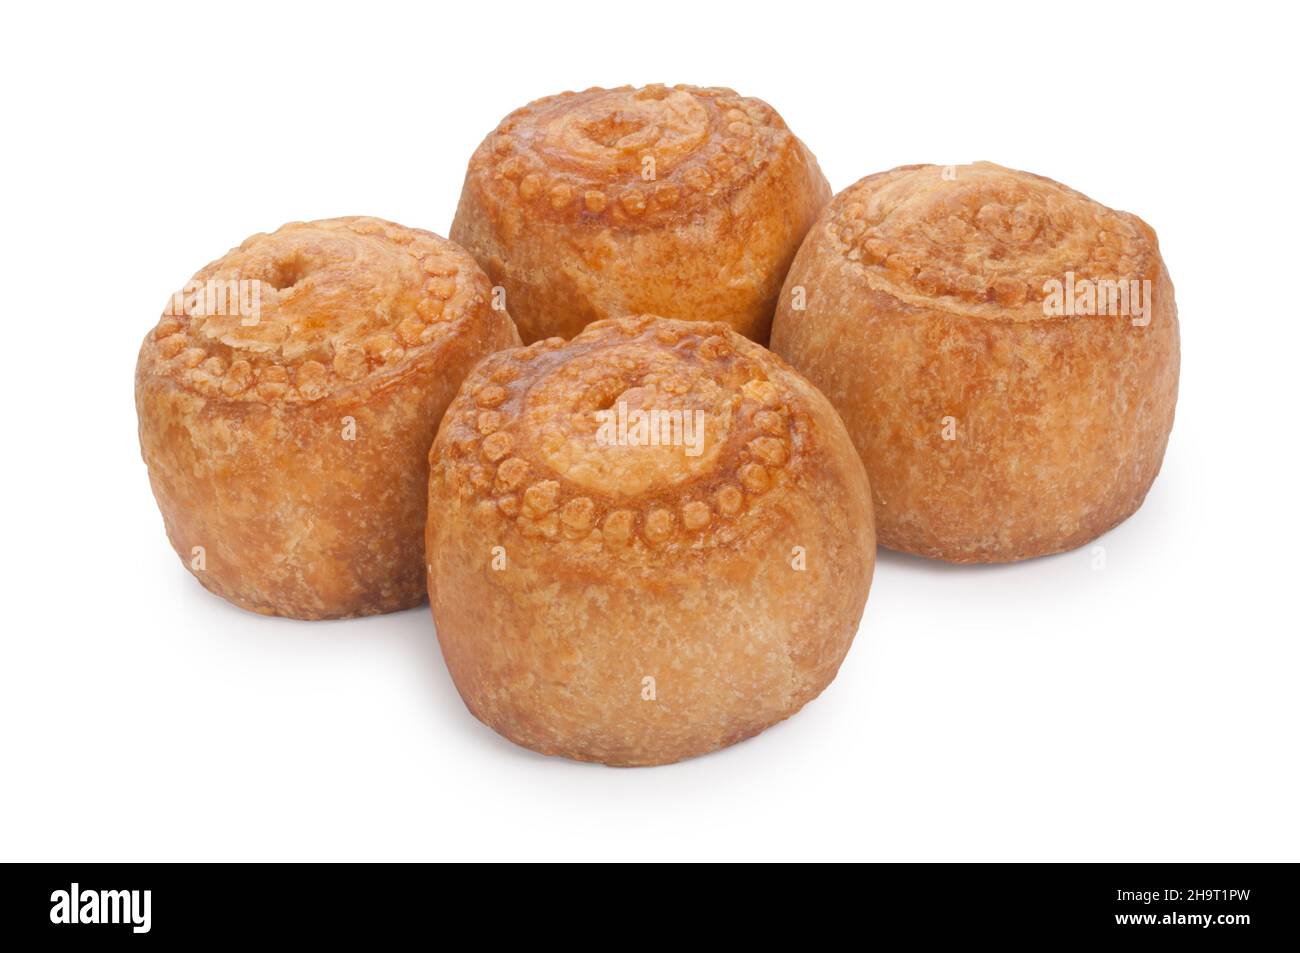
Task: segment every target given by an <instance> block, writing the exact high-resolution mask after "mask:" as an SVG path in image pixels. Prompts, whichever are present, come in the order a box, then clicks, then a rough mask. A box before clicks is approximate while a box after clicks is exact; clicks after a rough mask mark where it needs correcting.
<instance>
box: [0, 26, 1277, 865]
mask: <svg viewBox="0 0 1300 953" xmlns="http://www.w3.org/2000/svg"><path fill="white" fill-rule="evenodd" d="M174 6H178V5H174V4H167V5H159V6H156V7H138V8H135V9H134V10H133V9H128V8H126V7H123V8H120V9H119V8H118V5H109V4H96V5H93V6H91V5H87V6H86V7H84V8H76V7H68V8H63V9H59V8H53V7H45V8H43V12H39V13H38V12H35V10H36V5H22V4H9V5H7V6H6V7H5V12H4V14H3V16H4V19H5V24H4V30H3V34H4V40H3V43H4V46H5V50H4V55H3V56H2V57H0V70H2V71H3V77H2V78H3V84H4V89H5V93H4V110H5V122H4V129H5V139H6V145H5V148H4V153H3V158H2V159H0V161H3V163H4V166H5V168H4V177H3V181H4V187H3V192H4V200H3V201H4V207H3V212H4V228H3V230H0V242H3V250H2V253H3V257H2V259H0V260H3V262H4V268H5V275H4V277H5V282H4V290H5V294H4V298H3V301H4V304H5V307H6V311H7V321H6V324H5V340H4V345H5V346H4V348H3V350H0V365H2V366H3V374H0V379H2V380H3V387H4V404H3V407H4V421H5V427H4V440H3V447H4V454H5V466H4V470H3V474H4V475H3V480H4V497H3V498H4V504H5V532H4V545H3V547H2V549H3V559H4V573H3V578H4V582H5V599H4V617H3V621H2V622H0V631H2V632H3V635H2V636H0V858H3V859H48V860H127V859H155V860H173V859H257V858H266V859H303V858H321V859H362V858H372V859H397V858H410V859H434V858H463V859H471V858H484V859H487V858H520V859H522V858H557V859H558V858H608V859H638V858H771V859H775V858H860V859H908V860H923V859H1047V860H1056V859H1061V860H1065V859H1098V860H1100V859H1107V860H1130V859H1132V860H1136V859H1148V860H1263V859H1290V860H1300V812H1298V811H1297V803H1300V766H1298V763H1297V762H1298V760H1300V755H1298V753H1297V728H1298V727H1300V700H1298V698H1300V647H1298V646H1297V631H1298V629H1300V627H1298V626H1297V618H1296V599H1295V592H1296V588H1297V587H1296V582H1295V570H1296V565H1295V553H1296V549H1297V546H1296V534H1297V531H1298V529H1300V528H1298V527H1297V525H1296V524H1297V520H1296V436H1295V429H1296V425H1295V421H1294V414H1295V409H1296V398H1295V384H1296V378H1297V376H1298V375H1297V362H1296V345H1297V337H1298V332H1297V318H1298V317H1300V315H1297V307H1296V298H1295V295H1294V294H1293V293H1292V283H1293V282H1294V280H1295V276H1296V251H1297V248H1296V245H1297V241H1296V236H1297V227H1296V212H1297V201H1296V189H1297V174H1296V169H1295V164H1296V156H1295V151H1294V146H1295V140H1294V138H1293V135H1294V133H1293V129H1294V124H1295V108H1294V107H1295V104H1294V94H1295V91H1296V88H1297V77H1296V75H1295V72H1296V71H1295V67H1294V62H1295V56H1294V50H1293V49H1292V48H1291V47H1290V41H1291V40H1293V39H1294V36H1295V33H1296V30H1295V27H1296V24H1295V23H1294V22H1281V21H1280V20H1278V19H1274V17H1278V18H1281V17H1287V18H1289V17H1290V16H1291V12H1290V11H1289V10H1287V9H1286V8H1285V7H1283V6H1282V5H1269V7H1261V8H1259V9H1258V10H1257V9H1256V8H1252V7H1251V6H1250V5H1249V4H1245V3H1233V4H1229V5H1222V4H1218V5H1215V6H1214V7H1213V8H1210V10H1207V11H1201V12H1198V11H1197V9H1196V8H1195V7H1194V6H1193V5H1189V4H1171V5H1170V6H1169V7H1168V8H1167V9H1166V10H1164V11H1163V12H1161V11H1158V10H1150V11H1149V10H1147V9H1146V6H1145V5H1142V4H1136V3H1123V4H1117V5H1113V6H1108V5H1105V4H1097V3H1089V4H1085V5H1078V4H1071V5H1069V6H1068V7H1066V8H1063V9H1060V10H1052V9H1049V8H1048V7H1047V5H1046V4H1042V3H1033V4H1026V5H1024V6H1017V7H1010V8H1004V9H997V8H996V7H995V5H991V4H985V3H979V4H976V3H969V4H961V5H955V6H944V5H942V4H936V3H933V2H927V3H917V4H899V3H894V4H888V5H885V6H883V7H881V8H879V9H868V8H867V7H866V6H865V5H859V4H855V3H848V2H839V3H832V4H825V5H823V4H817V3H812V2H809V0H798V2H796V3H791V4H781V5H766V4H752V5H746V4H741V5H738V4H733V3H728V4H725V5H724V4H718V5H716V6H715V5H714V4H708V3H704V2H701V0H695V2H691V3H684V4H673V3H661V2H656V3H601V4H584V5H581V6H577V5H572V4H564V3H545V4H543V3H537V4H530V5H527V6H523V7H511V6H509V5H499V4H486V3H466V4H458V5H449V4H442V3H437V4H422V5H420V6H418V7H415V6H412V7H410V8H405V7H390V6H389V5H387V4H384V3H378V2H367V3H364V4H350V5H348V6H349V8H350V9H346V10H345V9H339V8H333V7H331V6H330V5H324V4H311V5H304V6H302V7H297V8H283V9H282V8H279V7H278V6H276V5H273V4H270V3H250V4H241V3H222V4H219V5H213V6H211V7H209V8H207V9H198V8H196V9H194V10H192V11H181V10H178V9H173V7H174ZM1270 8H1271V9H1272V10H1274V11H1276V12H1273V13H1267V12H1263V11H1267V10H1269V9H1270ZM656 81H662V82H667V83H676V82H691V83H697V84H703V85H725V86H731V87H733V88H735V89H736V90H738V91H740V92H741V93H743V94H746V95H752V96H758V97H761V98H763V99H765V100H767V101H768V102H770V103H771V104H772V105H773V106H775V107H776V108H777V109H778V110H779V111H780V112H781V113H782V115H783V116H784V117H785V119H786V121H787V122H788V123H789V125H790V126H791V128H792V129H793V130H794V131H795V132H796V134H798V135H799V136H800V137H801V138H803V139H804V141H805V142H807V143H808V144H809V146H810V147H811V148H812V150H813V151H814V152H815V153H816V155H817V157H818V159H819V160H820V162H821V166H822V168H823V170H824V171H825V172H826V175H827V177H828V178H829V179H830V181H831V184H832V186H833V187H834V188H835V189H837V190H838V189H842V188H844V187H845V186H847V185H848V184H850V183H851V182H852V181H854V180H855V179H857V178H859V177H860V176H863V175H866V174H868V173H871V172H875V171H879V170H882V169H887V168H890V167H892V166H895V165H898V164H902V163H908V162H936V163H945V164H946V163H959V162H966V161H972V160H977V159H990V160H994V161H997V162H1000V163H1002V164H1004V165H1009V166H1013V167H1016V168H1022V169H1027V170H1030V171H1033V172H1038V173H1041V174H1045V175H1048V176H1051V177H1053V178H1055V179H1058V180H1060V181H1063V182H1065V183H1066V184H1068V185H1070V186H1073V187H1074V188H1077V189H1079V190H1081V191H1083V192H1085V193H1086V194H1088V195H1091V196H1092V197H1094V198H1096V199H1098V200H1100V201H1101V202H1103V203H1105V204H1107V205H1111V206H1113V207H1116V208H1122V209H1127V210H1130V211H1133V212H1136V213H1138V214H1139V215H1141V216H1142V217H1143V218H1145V219H1146V220H1147V221H1148V222H1150V223H1151V224H1152V225H1153V226H1154V227H1155V228H1156V230H1157V232H1158V233H1159V235H1160V239H1161V245H1162V248H1163V250H1164V254H1165V257H1166V260H1167V262H1168V266H1169V270H1170V272H1171V274H1172V276H1173V279H1174V283H1175V286H1176V288H1177V293H1178V303H1179V306H1180V307H1179V310H1180V318H1181V322H1182V342H1183V365H1182V391H1181V395H1180V399H1179V404H1178V415H1177V421H1176V424H1175V427H1174V433H1173V438H1172V441H1171V443H1170V445H1169V452H1168V456H1167V457H1166V460H1165V466H1164V470H1163V472H1162V473H1161V475H1160V477H1159V479H1158V480H1157V481H1156V484H1155V487H1154V489H1153V490H1152V492H1151V495H1150V497H1149V498H1148V500H1147V502H1146V504H1145V506H1144V507H1143V508H1142V509H1141V510H1140V511H1139V512H1138V513H1137V515H1136V516H1134V517H1133V518H1132V519H1130V520H1129V521H1128V522H1127V523H1125V524H1124V525H1122V526H1121V527H1119V528H1118V529H1116V530H1115V531H1113V532H1111V533H1110V534H1108V535H1107V536H1105V537H1104V538H1102V539H1101V540H1100V543H1099V544H1100V545H1102V546H1104V547H1105V552H1106V560H1107V563H1106V568H1105V569H1104V570H1095V569H1094V568H1093V557H1092V554H1091V552H1090V550H1089V549H1087V548H1085V549H1084V550H1080V551H1077V552H1074V553H1069V554H1065V555H1062V556H1058V557H1054V558H1048V559H1040V560H1035V561H1031V562H1028V563H1024V564H1020V565H1014V566H1009V567H986V568H954V567H948V566H945V565H941V564H936V563H930V562H926V561H923V560H919V559H913V558H906V557H901V556H898V555H895V554H891V553H885V552H882V553H881V555H880V560H879V565H878V567H877V570H876V577H875V583H874V586H873V588H872V593H871V598H870V600H869V602H868V604H867V611H866V616H865V619H864V621H863V624H862V628H861V630H860V632H859V634H858V637H857V641H856V643H855V644H854V647H853V649H852V651H851V652H850V653H849V656H848V659H847V661H846V662H845V664H844V667H843V669H842V670H841V672H840V674H839V677H838V679H837V680H836V681H835V682H834V683H833V684H832V685H831V686H830V688H829V689H828V690H827V691H826V692H825V694H824V695H823V696H822V697H821V698H820V699H819V700H817V701H815V702H813V703H812V704H811V705H810V706H809V707H808V708H807V709H805V711H803V712H802V713H801V714H799V715H798V716H796V717H795V718H793V719H792V720H790V721H788V722H786V723H784V724H782V725H779V726H778V727H776V728H774V729H772V730H770V731H768V732H767V733H765V734H763V735H761V736H759V737H758V738H757V739H755V740H752V741H749V742H746V743H744V744H742V745H739V746H737V747H735V748H732V749H730V750H727V751H724V752H722V753H719V754H715V755H711V756H708V757H705V758H701V759H698V760H696V761H692V762H687V763H684V764H679V765H675V766H671V767H663V768H653V769H641V770H616V769H609V768H602V767H597V766H584V765H579V764H573V763H568V762H564V761H560V760H556V759H547V758H543V757H540V756H536V755H534V754H532V753H530V752H528V751H525V750H523V749H520V748H516V747H514V746H512V745H511V744H509V743H508V742H506V741H504V740H502V739H500V738H499V737H497V736H496V735H495V734H493V733H492V732H491V731H490V730H488V729H487V728H485V727H483V726H482V725H480V724H479V723H478V722H476V721H475V720H474V719H473V718H472V717H471V716H470V715H469V714H468V713H467V711H466V710H465V708H464V707H463V705H462V704H461V702H460V699H459V698H458V696H457V695H456V693H455V690H454V689H453V687H452V684H451V682H450V680H449V678H448V675H447V672H446V669H445V668H444V666H443V663H442V660H441V658H440V656H439V654H438V649H437V644H436V640H435V637H434V631H433V626H432V623H431V621H430V618H429V615H428V611H427V609H425V608H422V609H418V610H413V611H410V612H404V613H401V614H398V615H394V616H388V617H384V618H376V619H368V620H362V621H354V622H346V623H300V622H291V621H282V620H273V619H264V618H259V617H257V616H255V615H252V614H249V613H246V612H243V611H240V610H238V609H236V608H233V607H231V606H229V605H227V604H226V603H224V602H222V601H220V600H219V599H217V598H215V597H214V596H211V595H209V594H207V593H206V592H205V591H204V590H203V589H201V588H200V587H199V585H198V584H197V583H196V582H195V581H194V580H193V579H192V578H191V577H190V576H189V575H188V574H187V573H186V572H185V571H183V570H182V568H181V567H180V566H179V565H178V560H177V558H176V557H175V556H174V555H173V553H172V551H171V550H170V548H169V547H168V545H167V542H166V538H165V536H164V533H163V528H162V521H161V519H160V517H159V516H158V513H157V510H156V508H155V505H154V502H153V499H152V497H151V494H150V491H149V486H148V481H147V479H146V474H145V469H144V466H143V464H142V463H141V461H140V456H139V449H138V444H137V441H136V435H135V412H134V406H133V401H132V373H133V367H134V363H135V356H136V350H137V348H138V346H139V342H140V339H141V338H142V336H143V335H144V333H145V332H146V330H147V329H149V328H150V327H151V326H152V325H153V323H154V322H155V320H156V319H157V316H158V314H159V313H160V311H161V310H162V307H163V305H164V304H165V302H166V299H167V296H168V295H169V294H170V293H171V292H173V291H174V290H176V289H177V288H179V287H180V286H181V285H182V284H183V283H184V282H185V280H186V279H187V278H189V276H190V275H191V274H192V273H193V272H194V271H196V270H197V269H198V268H199V267H200V266H202V265H203V264H205V263H206V262H208V261H209V260H211V259H213V258H216V257H218V256H220V255H221V254H223V253H224V251H225V250H226V249H227V248H229V247H230V246H232V245H235V244H237V243H238V242H239V241H241V240H242V239H243V238H244V237H245V236H247V235H249V234H252V233H253V232H257V231H269V230H271V229H274V228H275V227H277V226H278V225H280V224H281V223H283V222H286V221H290V220H294V219H312V218H323V217H329V216H336V215H350V214H371V215H378V216H382V217H384V218H389V219H392V220H395V221H398V222H402V223H404V224H408V225H413V226H422V227H427V228H431V229H433V230H434V231H437V232H439V233H441V234H446V232H447V229H448V227H449V225H450V223H451V217H452V213H453V211H454V209H455V203H456V200H457V196H458V194H459V190H460V185H461V180H462V176H463V174H464V168H465V164H466V161H467V160H468V158H469V155H470V152H471V151H472V150H473V149H474V147H475V146H476V145H477V144H478V142H479V141H480V139H481V138H482V137H483V136H484V135H485V134H486V133H487V132H488V131H489V130H490V129H491V128H492V127H493V126H494V125H495V124H496V123H497V121H498V120H499V119H500V118H501V117H502V116H504V115H505V114H506V113H507V112H509V111H510V110H511V109H513V108H514V107H516V106H519V105H522V104H523V103H525V102H527V101H528V100H530V99H533V98H536V97H538V96H542V95H546V94H550V93H553V92H559V91H561V90H564V89H569V88H574V89H581V88H585V87H587V86H592V85H605V86H612V85H618V84H621V83H633V84H644V83H649V82H656Z"/></svg>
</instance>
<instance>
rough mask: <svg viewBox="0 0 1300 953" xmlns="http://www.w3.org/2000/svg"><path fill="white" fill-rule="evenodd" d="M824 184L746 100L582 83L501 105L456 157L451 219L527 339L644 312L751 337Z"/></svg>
mask: <svg viewBox="0 0 1300 953" xmlns="http://www.w3.org/2000/svg"><path fill="white" fill-rule="evenodd" d="M829 198H830V188H829V186H828V184H827V183H826V179H825V177H824V176H823V175H822V173H821V170H820V169H819V168H818V166H817V161H816V159H815V158H814V157H813V156H812V154H811V153H810V152H809V151H808V149H807V148H806V147H805V146H804V144H803V143H802V142H800V141H799V140H798V139H797V138H796V137H795V136H794V135H793V134H792V133H791V132H790V130H789V129H788V128H787V127H786V125H785V123H784V122H783V121H782V119H781V117H780V116H779V115H777V113H776V112H775V110H773V109H772V108H771V107H770V106H768V105H767V104H766V103H764V102H762V101H761V100H757V99H752V98H745V97H741V96H738V95H737V94H736V93H734V92H733V91H731V90H727V89H704V88H697V87H691V86H678V87H675V88H671V89H670V88H667V87H664V86H648V87H645V88H642V89H633V88H631V87H624V88H620V89H589V90H586V91H584V92H581V93H565V94H562V95H559V96H550V97H546V98H544V99H540V100H537V101H536V102H533V103H530V104H529V105H527V106H525V107H523V108H522V109H519V110H516V111H515V112H514V113H511V114H510V115H509V116H508V117H506V119H505V120H503V121H502V123H501V124H500V125H499V126H498V127H497V129H496V130H495V131H493V132H492V133H491V134H489V135H488V137H487V138H486V139H485V140H484V141H483V143H482V145H480V146H479V148H478V149H477V150H476V151H475V153H474V155H473V157H472V158H471V160H470V164H469V169H468V171H467V173H466V177H465V185H464V189H463V191H462V193H461V200H460V205H459V207H458V209H457V212H456V218H455V221H454V222H453V224H452V229H451V236H452V238H453V240H455V241H457V242H459V243H460V244H462V245H463V246H464V247H465V248H466V249H468V250H469V251H470V253H471V254H473V255H474V257H475V259H476V260H477V261H478V262H479V263H480V264H481V265H482V266H483V268H484V270H485V271H487V273H488V275H489V276H490V277H491V279H492V281H493V283H494V284H497V285H501V286H502V287H504V288H505V289H506V293H507V296H508V298H507V300H508V302H509V306H510V311H511V314H513V315H514V316H515V320H516V322H517V323H518V325H519V330H520V334H521V336H522V337H523V339H524V341H525V342H526V343H531V342H533V341H536V340H541V339H543V338H546V337H551V336H561V337H566V338H567V337H572V336H573V335H575V334H577V333H578V332H579V331H580V330H581V329H582V328H583V327H585V326H586V325H587V324H590V323H592V322H593V321H597V320H601V319H606V318H613V317H620V316H622V315H624V314H629V313H640V312H652V313H658V314H664V315H667V316H671V317H676V318H681V319H687V320H702V321H708V320H718V321H723V322H725V323H727V324H728V325H729V326H730V327H731V328H732V329H733V330H735V331H738V332H740V333H741V334H743V335H745V336H746V337H749V338H750V339H752V340H756V341H760V342H766V340H767V336H768V333H769V329H770V326H771V321H772V314H773V311H774V308H775V304H776V295H777V292H778V291H779V289H780V287H781V281H782V279H783V277H784V275H785V272H786V269H788V268H789V265H790V261H791V259H792V258H793V257H794V253H795V250H796V249H797V248H798V246H799V242H800V240H801V239H802V238H803V236H804V233H805V232H806V231H807V230H808V227H809V226H810V225H811V224H812V222H813V220H814V219H815V218H816V215H817V213H818V211H819V210H820V209H821V207H822V206H823V205H825V204H826V202H827V200H828V199H829Z"/></svg>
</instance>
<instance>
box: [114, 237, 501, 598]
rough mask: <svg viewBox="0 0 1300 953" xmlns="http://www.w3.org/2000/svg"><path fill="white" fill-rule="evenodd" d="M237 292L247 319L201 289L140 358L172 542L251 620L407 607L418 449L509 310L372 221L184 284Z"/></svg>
mask: <svg viewBox="0 0 1300 953" xmlns="http://www.w3.org/2000/svg"><path fill="white" fill-rule="evenodd" d="M241 281H242V282H246V283H249V284H247V285H246V286H245V287H246V288H252V287H256V288H257V289H258V291H257V297H258V299H260V300H259V301H258V307H257V308H256V309H255V310H256V313H249V309H248V308H246V307H245V308H241V309H233V308H231V307H229V300H228V299H227V300H225V301H224V302H223V300H222V299H221V298H220V297H209V296H208V292H207V291H206V290H199V291H197V292H196V295H197V296H196V297H195V298H193V299H192V300H190V301H188V302H187V303H186V304H185V306H184V307H182V308H175V307H169V309H168V312H169V313H166V314H164V316H163V317H162V319H161V320H160V321H159V322H158V324H157V326H156V327H155V328H154V329H153V330H152V331H151V332H150V333H149V334H148V335H147V336H146V337H145V340H144V344H143V345H142V347H141V349H140V357H139V362H138V364H137V367H136V387H135V390H136V409H137V412H138V415H139V424H140V448H141V453H142V455H143V457H144V461H145V463H146V464H147V465H148V469H149V479H150V482H151V483H152V485H153V491H154V495H155V497H156V498H157V500H158V506H159V509H161V511H162V515H163V522H164V524H165V526H166V529H167V535H168V538H169V539H170V540H171V543H172V546H173V547H174V548H175V549H176V551H177V553H178V555H180V557H181V559H182V561H183V563H184V564H185V566H186V567H187V568H189V569H190V570H191V572H193V573H194V575H195V577H196V578H197V579H198V580H199V581H200V582H201V583H202V584H203V585H204V586H206V587H207V588H208V589H210V590H212V591H213V592H215V593H217V594H218V595H220V596H223V597H224V598H226V599H229V600H230V601H231V602H234V603H235V604H237V605H240V606H243V607H244V608H247V609H252V610H254V611H257V612H262V613H266V614H273V615H284V616H291V617H294V618H300V619H325V618H342V617H347V616H358V615H371V614H375V613H381V612H391V611H394V610H396V609H403V608H409V607H411V606H415V605H418V604H419V603H420V602H422V601H423V599H424V583H423V579H422V575H423V573H422V567H423V565H424V560H423V535H422V534H423V529H424V518H425V494H426V484H427V480H428V462H427V454H428V450H429V446H430V444H431V443H432V442H433V437H434V434H435V433H436V430H437V426H438V421H439V420H440V419H441V417H442V413H443V411H444V410H445V409H446V407H447V405H448V404H449V403H450V402H451V399H452V397H453V396H454V395H455V393H456V389H457V388H458V387H459V386H460V383H461V381H462V380H463V379H464V377H465V375H466V373H468V371H469V369H470V368H471V367H472V366H473V364H474V363H475V362H476V361H477V360H478V359H479V358H480V357H482V356H483V355H484V354H487V353H489V352H491V351H494V350H496V349H498V348H501V347H507V346H511V345H514V344H517V343H518V342H519V338H518V334H517V333H516V331H515V329H514V326H513V324H512V323H511V321H510V318H509V315H508V314H506V313H505V312H504V311H502V310H494V309H493V308H492V306H491V301H490V298H491V287H490V285H489V283H488V280H487V277H486V276H485V275H484V274H483V273H482V271H481V270H480V269H479V268H478V266H477V265H476V264H475V263H474V261H473V259H471V258H470V257H469V255H467V254H466V253H465V252H464V251H463V250H461V249H459V248H457V247H456V246H455V245H453V244H452V243H450V242H448V241H446V240H445V239H442V238H439V237H438V236H436V235H434V234H432V233H430V232H425V231H420V230H418V229H410V228H403V227H402V226H400V225H394V224H392V223H390V222H384V221H380V220H379V219H374V218H338V219H329V220H325V221H318V222H309V223H294V224H290V225H285V226H284V227H283V228H281V229H279V230H278V231H276V232H274V233H272V234H269V235H268V234H259V235H254V236H253V237H252V238H249V239H248V240H247V241H245V242H244V243H243V244H242V245H240V246H239V247H238V248H235V249H232V250H231V251H230V252H229V253H228V254H227V255H226V256H225V257H223V258H221V259H219V260H218V261H215V262H213V263H212V264H210V265H208V266H207V267H206V268H204V269H203V270H201V271H200V272H199V273H198V274H197V275H195V277H194V279H193V280H192V282H191V284H190V285H187V288H197V289H209V288H213V287H216V288H218V289H220V288H221V286H222V285H225V284H227V283H230V284H228V285H227V287H230V288H232V292H231V293H232V294H236V295H238V294H239V292H238V291H237V290H234V285H235V284H236V283H238V282H241ZM253 282H256V285H255V286H254V285H252V284H251V283H253ZM251 298H252V296H251V295H246V296H245V304H246V303H247V301H248V300H251ZM214 303H216V304H217V305H218V306H217V307H216V308H214V307H213V304H214Z"/></svg>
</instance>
